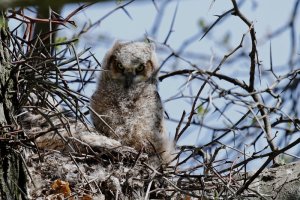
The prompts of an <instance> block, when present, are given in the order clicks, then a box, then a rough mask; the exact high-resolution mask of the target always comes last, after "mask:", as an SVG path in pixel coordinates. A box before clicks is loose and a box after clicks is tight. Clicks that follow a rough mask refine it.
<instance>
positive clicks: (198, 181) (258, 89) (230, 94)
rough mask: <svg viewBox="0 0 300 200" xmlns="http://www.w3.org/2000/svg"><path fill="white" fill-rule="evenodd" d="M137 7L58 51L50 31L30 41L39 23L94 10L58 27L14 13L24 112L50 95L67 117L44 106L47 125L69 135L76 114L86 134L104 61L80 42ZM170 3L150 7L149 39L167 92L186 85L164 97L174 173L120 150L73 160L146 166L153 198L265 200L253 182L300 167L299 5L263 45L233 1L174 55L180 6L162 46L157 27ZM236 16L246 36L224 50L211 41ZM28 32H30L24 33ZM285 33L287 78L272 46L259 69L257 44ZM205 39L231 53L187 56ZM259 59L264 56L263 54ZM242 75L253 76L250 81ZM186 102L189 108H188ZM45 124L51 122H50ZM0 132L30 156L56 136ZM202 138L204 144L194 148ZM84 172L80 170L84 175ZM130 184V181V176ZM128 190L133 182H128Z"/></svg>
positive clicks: (6, 129)
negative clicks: (284, 165)
mask: <svg viewBox="0 0 300 200" xmlns="http://www.w3.org/2000/svg"><path fill="white" fill-rule="evenodd" d="M135 2H136V1H135V0H131V1H126V2H121V3H120V4H118V5H117V6H115V7H114V8H112V9H111V11H109V12H108V13H106V14H104V15H102V17H100V18H99V19H98V20H96V21H95V22H94V23H91V24H84V25H83V27H82V28H81V30H79V31H78V33H77V34H74V38H70V39H69V40H67V41H63V42H56V43H53V44H43V39H44V38H45V37H49V34H52V32H49V33H47V34H45V35H38V36H36V35H32V33H33V28H34V24H36V23H53V24H59V25H62V26H64V25H66V24H71V25H74V21H73V20H72V17H73V16H74V15H75V14H78V13H79V11H82V10H83V9H89V7H87V6H85V5H83V6H79V7H78V8H77V9H75V10H74V11H72V12H70V13H69V14H67V16H66V17H62V16H60V17H59V16H56V18H50V19H48V18H47V19H40V18H37V17H35V16H27V15H26V14H24V12H23V10H22V9H20V10H11V11H10V12H9V14H8V15H7V17H8V18H9V19H15V20H18V21H19V22H20V25H19V26H18V27H16V28H15V29H14V30H12V31H11V33H10V35H9V37H10V39H11V43H12V46H13V48H9V52H10V54H11V56H12V58H13V61H12V66H13V68H14V70H15V72H16V74H17V76H16V79H17V81H18V83H21V84H19V85H18V86H17V87H16V88H17V93H18V99H19V100H20V106H21V105H22V106H23V108H28V109H32V110H36V111H37V112H38V110H41V106H40V105H39V106H36V103H37V102H38V103H41V102H42V99H45V94H44V93H47V94H50V96H51V97H53V98H54V99H56V100H57V103H58V104H63V106H64V108H65V110H64V111H58V110H57V108H56V107H55V106H53V105H52V107H51V102H47V101H46V104H47V105H48V106H49V105H50V107H51V109H50V110H48V114H49V113H51V114H52V115H50V116H48V119H47V120H48V121H49V122H51V119H52V118H53V117H58V118H59V119H60V122H61V124H62V127H63V128H65V129H69V126H70V124H68V123H64V122H65V118H66V115H65V114H70V115H72V116H74V117H75V119H76V120H77V119H79V120H80V121H82V122H84V123H85V124H86V126H88V125H87V123H86V122H87V121H88V120H87V119H88V112H89V111H88V106H87V105H86V103H87V102H88V101H89V99H88V97H87V96H86V95H85V94H84V92H85V88H86V87H87V86H88V85H89V84H91V83H94V80H93V76H94V72H95V71H101V70H99V66H100V62H99V61H98V60H97V59H96V58H95V56H94V54H93V53H92V50H90V49H85V50H82V51H79V50H77V46H76V42H77V41H78V38H80V37H82V36H83V35H84V34H86V33H87V32H89V31H91V30H92V29H94V28H95V27H97V26H98V25H99V24H101V23H102V22H103V21H104V20H106V19H108V18H109V17H110V16H111V15H112V14H113V13H115V12H117V11H122V12H124V13H125V14H126V15H127V17H129V18H130V19H133V20H134V17H133V16H134V15H131V13H130V12H129V10H130V9H128V7H129V6H130V5H132V4H134V3H135ZM171 2H172V1H163V2H162V3H160V2H159V1H154V0H153V1H151V3H152V5H153V6H154V7H155V10H156V12H157V13H156V18H155V20H154V23H153V26H152V28H151V29H150V32H148V33H147V37H149V38H147V39H148V40H149V41H152V42H155V43H156V44H157V47H158V48H157V49H158V52H159V55H160V56H161V57H162V58H163V60H162V62H161V65H160V69H161V74H160V76H159V80H160V81H161V84H165V82H167V81H169V80H170V81H173V83H174V85H176V84H177V83H180V85H179V84H178V85H179V87H178V88H179V89H178V91H177V92H176V94H174V95H172V96H171V97H170V98H166V97H165V104H166V106H165V107H166V112H167V116H168V118H167V120H169V121H170V122H172V123H174V122H175V123H176V126H175V128H174V130H173V131H174V133H173V132H172V130H170V132H171V135H172V136H173V137H174V141H175V142H176V143H177V152H176V160H175V161H174V163H175V164H174V165H175V166H173V167H169V168H163V169H162V170H158V169H153V168H152V167H151V166H149V165H148V164H147V163H144V162H143V155H142V153H141V152H139V153H136V152H129V153H128V152H127V151H126V152H125V151H124V152H119V151H118V152H117V150H116V149H114V150H108V149H104V150H103V149H102V153H97V151H95V150H94V149H92V147H90V146H88V145H87V144H85V145H86V146H87V149H89V153H90V154H82V152H78V153H77V154H76V156H77V157H75V156H74V155H75V154H69V156H70V158H71V159H72V161H73V162H74V163H75V165H76V166H78V165H77V162H78V160H80V159H82V160H84V159H86V158H89V159H95V160H97V161H99V160H101V159H102V158H103V156H104V157H105V158H104V159H102V160H101V162H103V163H109V165H111V166H112V168H115V169H117V168H119V167H120V163H123V162H124V163H126V161H127V162H128V163H130V162H132V163H134V164H133V165H132V166H131V169H133V168H136V167H140V168H139V169H140V172H141V174H143V176H141V177H142V178H141V180H143V181H144V180H146V182H143V183H145V185H146V188H145V191H146V197H150V195H151V194H155V193H161V194H163V195H165V196H163V197H170V198H172V197H176V195H185V196H184V197H186V199H187V198H189V197H195V198H201V197H203V196H205V197H208V198H211V199H213V198H215V197H216V194H217V195H218V197H220V198H235V197H237V196H239V197H248V196H260V197H261V198H264V197H263V195H262V194H260V193H259V192H257V191H253V189H252V188H251V183H252V182H253V181H254V180H255V179H257V178H258V177H259V176H260V174H261V173H262V171H263V170H265V169H266V168H267V167H269V166H270V163H271V162H272V161H274V160H275V159H276V160H277V161H278V160H280V159H283V160H286V161H293V160H297V159H299V156H297V154H299V152H300V149H299V143H300V139H299V137H298V134H299V129H300V119H299V114H298V113H299V110H298V109H299V101H298V99H299V98H300V97H299V96H300V94H299V92H297V91H298V90H297V89H298V87H299V86H298V85H299V84H298V83H299V82H300V81H299V80H300V77H299V74H300V69H299V68H296V66H299V62H300V59H299V58H298V57H299V56H298V57H297V55H296V50H295V49H296V47H295V44H296V42H295V35H296V34H297V30H296V28H295V21H296V20H297V19H298V18H297V17H298V15H297V9H298V7H299V4H300V3H299V2H300V1H299V0H298V1H296V2H295V4H294V7H293V10H292V12H291V15H290V18H289V19H288V21H287V22H286V24H285V25H284V26H282V27H280V28H279V29H278V30H276V31H274V32H273V33H270V34H268V35H267V36H266V37H263V40H259V39H257V38H256V37H257V36H256V31H260V30H257V29H256V28H257V27H256V26H255V22H253V21H251V20H252V19H250V18H248V16H245V15H244V13H243V12H242V9H241V8H242V6H243V5H244V4H243V2H245V1H240V2H241V3H240V4H237V2H236V1H235V0H232V1H231V3H232V7H231V8H229V9H228V10H227V11H226V12H224V13H223V14H220V15H217V16H218V18H217V19H216V20H215V21H213V22H212V23H210V25H207V24H205V25H204V26H203V27H202V28H201V27H200V28H199V30H198V32H197V33H196V34H194V35H192V36H190V37H188V38H183V39H182V41H183V42H182V44H181V45H180V46H179V48H177V49H176V48H173V44H172V43H171V41H172V40H171V39H172V37H173V31H174V30H175V29H176V26H175V24H176V20H177V18H178V13H179V11H180V4H179V3H178V4H177V7H176V8H175V10H174V12H173V17H172V21H171V22H170V26H168V27H170V28H169V29H168V31H167V33H164V36H166V37H165V38H163V39H162V40H161V41H160V40H159V39H158V35H159V28H160V27H159V26H161V22H162V21H163V18H164V15H165V13H166V11H167V8H168V5H169V4H170V3H171ZM94 5H95V4H94ZM94 5H93V6H94ZM212 6H214V3H212ZM230 13H231V14H232V15H234V16H235V17H236V18H238V19H239V20H240V21H241V22H242V23H243V25H244V24H245V25H246V26H247V30H244V29H243V28H244V27H234V29H235V28H236V29H237V28H240V29H241V30H243V32H242V33H244V34H242V35H240V38H238V40H237V41H238V42H236V43H235V44H234V46H233V47H232V46H230V44H228V43H226V42H222V41H221V40H220V39H219V38H217V37H216V36H214V34H213V33H214V31H215V28H216V26H217V25H220V24H222V23H223V22H224V21H230V20H232V19H233V16H231V15H229V14H230ZM21 26H23V28H24V31H23V32H18V31H19V28H20V27H21ZM286 27H289V28H290V31H291V37H290V42H291V55H290V57H289V61H288V62H287V63H286V66H287V67H286V68H289V69H288V70H285V71H283V72H282V71H281V73H280V74H279V73H278V69H279V68H280V67H282V66H277V64H276V63H275V62H273V60H272V58H273V57H272V48H271V45H270V66H268V64H266V62H264V65H263V66H262V64H261V63H260V60H259V57H258V54H259V52H260V48H259V44H260V42H259V41H263V42H264V41H265V40H267V41H269V39H270V38H272V40H273V41H274V40H276V37H277V36H279V35H280V34H281V33H282V32H284V31H285V28H286ZM58 31H59V30H58ZM224 32H225V31H224ZM22 34H23V35H22ZM221 35H222V34H221ZM224 35H225V33H224ZM224 37H225V36H224ZM248 38H249V39H250V43H251V44H249V47H250V48H248V44H247V41H246V40H247V39H248ZM206 39H210V40H214V41H216V43H217V44H218V45H221V46H222V47H224V49H226V50H225V51H224V53H223V54H221V55H220V54H216V55H215V54H213V53H211V54H213V55H210V54H209V53H207V54H202V53H199V52H192V51H191V50H188V46H189V45H190V44H195V43H196V44H198V43H199V42H203V41H204V40H206ZM103 42H105V40H103ZM47 45H50V46H51V47H53V48H54V49H56V51H55V55H51V53H50V52H47V53H45V52H44V51H42V49H43V48H44V47H45V46H47ZM57 47H59V48H57ZM249 49H250V52H249ZM34 52H37V53H34ZM259 55H260V56H261V54H259ZM200 58H201V59H200ZM260 59H261V58H260ZM199 60H200V61H199ZM207 61H209V63H210V64H209V67H207ZM214 61H216V62H214ZM242 62H244V63H247V65H248V66H247V67H246V70H245V68H243V67H244V66H243V65H242V64H241V63H242ZM243 72H245V74H246V75H243ZM257 76H258V77H259V79H258V80H257V79H256V77H257ZM264 82H268V84H264ZM71 85H73V86H74V85H76V87H72V88H77V90H71V89H70V86H71ZM41 91H42V92H41ZM30 93H34V94H36V96H37V99H38V100H37V102H35V100H32V99H31V100H29V97H30ZM21 94H22V95H21ZM162 96H163V95H162ZM173 102H175V103H176V105H178V106H177V107H176V109H177V110H178V109H179V110H180V111H179V112H178V113H177V115H172V114H170V113H172V112H170V111H173V110H172V109H175V108H170V107H168V104H169V103H173ZM28 103H29V105H28ZM182 104H185V105H188V106H187V107H185V109H181V105H182ZM24 105H27V107H26V106H24ZM179 105H180V106H179ZM176 109H175V110H176ZM23 114H24V113H23ZM21 115H22V113H21V114H20V116H21ZM18 117H19V116H18ZM45 118H47V116H46V115H45ZM50 124H52V126H53V127H51V129H49V130H48V131H50V132H51V131H52V132H55V133H56V134H59V133H57V132H58V130H57V127H55V124H53V123H50ZM0 131H1V132H2V133H4V134H3V137H1V138H0V141H1V142H9V141H10V142H11V144H12V145H24V146H26V147H27V148H29V147H30V148H34V145H32V143H31V142H32V141H33V140H35V139H38V138H39V137H41V136H42V135H44V134H47V133H48V131H44V132H39V133H37V134H36V136H35V137H32V138H25V139H18V138H17V137H16V136H17V135H18V134H20V133H22V130H19V129H18V130H14V127H9V126H8V127H1V128H0ZM186 138H188V139H190V140H193V141H192V142H193V143H188V144H185V143H184V140H185V139H186ZM191 138H192V139H191ZM196 138H199V140H197V141H195V140H196ZM63 139H65V138H63ZM68 142H70V141H65V143H66V145H69V144H68ZM73 142H76V139H74V138H73ZM77 142H78V141H77ZM179 144H181V145H179ZM295 149H296V150H295ZM291 150H293V151H291ZM74 151H75V150H74ZM295 151H296V152H295ZM99 155H101V156H102V157H101V156H99ZM97 156H98V157H97ZM260 160H263V163H262V164H259V161H260ZM101 162H100V163H101ZM254 162H255V163H256V165H257V166H258V165H259V166H260V167H259V168H258V170H257V171H256V172H255V173H254V174H253V175H252V176H251V177H248V176H246V175H245V176H243V181H239V180H237V179H236V178H235V175H240V174H242V172H248V166H249V165H251V164H252V163H254ZM274 164H275V165H276V164H278V163H274ZM78 170H79V171H80V168H79V167H78ZM80 173H81V175H82V176H83V177H84V179H85V182H84V183H85V184H86V186H87V187H85V189H86V188H88V189H90V190H91V192H93V191H94V190H95V188H97V190H98V191H101V190H102V189H103V187H99V185H97V184H95V185H96V187H94V182H93V184H91V181H90V180H88V179H87V178H86V177H85V174H84V172H83V171H80ZM145 174H146V175H145ZM126 176H130V173H129V172H128V174H126ZM127 178H128V177H127ZM130 178H131V179H132V177H130ZM133 178H136V177H133ZM136 179H137V178H136ZM157 180H160V181H161V182H159V183H160V184H157ZM126 181H128V180H126ZM126 181H125V182H126ZM124 184H125V183H124ZM126 184H128V183H127V182H126ZM154 185H156V186H155V187H156V188H155V187H154ZM157 185H159V186H157ZM124 187H125V186H124ZM153 188H154V189H153ZM80 189H82V188H80ZM127 189H128V185H127V187H125V190H126V192H128V191H129V190H127ZM130 189H132V188H130ZM108 193H109V195H110V196H109V197H114V198H118V195H119V194H118V193H114V194H112V192H111V191H108V192H107V193H106V194H108ZM128 194H129V193H128ZM181 197H182V196H181Z"/></svg>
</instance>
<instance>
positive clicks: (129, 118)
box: [91, 42, 172, 161]
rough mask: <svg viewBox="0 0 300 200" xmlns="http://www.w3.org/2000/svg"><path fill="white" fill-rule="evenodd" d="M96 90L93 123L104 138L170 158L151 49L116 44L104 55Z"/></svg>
mask: <svg viewBox="0 0 300 200" xmlns="http://www.w3.org/2000/svg"><path fill="white" fill-rule="evenodd" d="M102 68H103V71H102V73H101V75H100V78H99V83H98V87H97V89H96V91H95V93H94V94H93V96H92V100H91V107H92V109H93V110H94V111H95V113H97V114H95V113H92V120H93V123H94V125H95V127H96V129H97V130H98V131H99V132H100V133H101V134H104V135H106V136H109V137H112V138H114V139H116V140H118V141H120V142H121V143H122V144H123V145H128V146H131V147H133V148H135V149H136V150H141V149H144V150H145V151H146V152H147V153H149V154H150V155H152V156H155V154H156V153H159V154H160V155H162V157H163V159H164V160H165V161H166V160H168V158H170V153H171V149H172V145H171V144H172V143H171V142H169V141H168V139H167V136H166V133H165V130H164V122H163V121H164V120H163V107H162V103H161V100H160V97H159V94H158V92H157V79H156V74H157V73H156V72H157V68H158V64H157V59H156V54H155V51H154V46H153V45H152V44H149V43H144V42H128V43H120V42H116V44H115V45H114V46H113V47H112V49H111V50H109V52H108V53H107V54H106V56H105V58H104V60H103V65H102Z"/></svg>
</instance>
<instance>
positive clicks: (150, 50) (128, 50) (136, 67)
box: [106, 42, 157, 88]
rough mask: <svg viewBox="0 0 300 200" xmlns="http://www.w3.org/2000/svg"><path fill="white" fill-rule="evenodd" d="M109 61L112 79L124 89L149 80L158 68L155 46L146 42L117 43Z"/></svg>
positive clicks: (108, 67)
mask: <svg viewBox="0 0 300 200" xmlns="http://www.w3.org/2000/svg"><path fill="white" fill-rule="evenodd" d="M107 59H108V60H107V63H106V65H107V66H106V68H107V69H108V72H109V73H110V78H111V79H112V80H114V81H116V82H118V83H120V84H122V85H123V86H124V88H129V87H131V86H132V85H134V84H136V83H139V82H142V81H146V80H148V79H149V78H150V77H151V76H152V74H153V72H154V71H155V68H156V66H157V64H156V57H155V52H154V47H153V45H152V44H149V43H144V42H129V43H116V44H115V45H114V47H113V48H112V50H111V52H110V54H109V57H108V58H107Z"/></svg>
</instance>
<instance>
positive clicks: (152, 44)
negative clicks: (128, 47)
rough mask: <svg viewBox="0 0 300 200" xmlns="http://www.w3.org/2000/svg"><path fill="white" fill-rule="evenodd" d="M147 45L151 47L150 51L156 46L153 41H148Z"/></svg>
mask: <svg viewBox="0 0 300 200" xmlns="http://www.w3.org/2000/svg"><path fill="white" fill-rule="evenodd" d="M148 45H149V47H150V49H151V50H152V51H155V49H156V46H155V43H154V42H149V43H148Z"/></svg>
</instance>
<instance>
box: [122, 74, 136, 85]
mask: <svg viewBox="0 0 300 200" xmlns="http://www.w3.org/2000/svg"><path fill="white" fill-rule="evenodd" d="M124 75H125V88H129V87H130V86H131V84H132V83H133V79H134V77H135V74H134V73H132V72H127V73H125V74H124Z"/></svg>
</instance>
